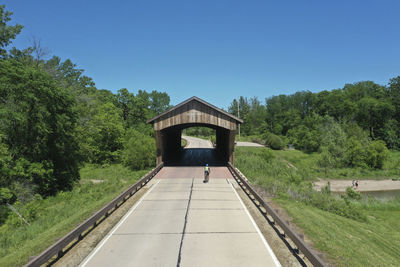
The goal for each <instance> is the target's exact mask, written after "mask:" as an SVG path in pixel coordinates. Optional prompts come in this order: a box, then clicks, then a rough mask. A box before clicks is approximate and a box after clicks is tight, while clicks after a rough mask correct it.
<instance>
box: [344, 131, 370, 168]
mask: <svg viewBox="0 0 400 267" xmlns="http://www.w3.org/2000/svg"><path fill="white" fill-rule="evenodd" d="M343 160H344V164H345V165H347V166H351V167H366V164H365V149H364V147H363V146H362V145H361V143H360V141H358V140H356V139H355V138H354V137H351V138H349V139H348V141H347V149H346V152H345V156H344V159H343Z"/></svg>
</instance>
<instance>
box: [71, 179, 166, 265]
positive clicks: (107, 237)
mask: <svg viewBox="0 0 400 267" xmlns="http://www.w3.org/2000/svg"><path fill="white" fill-rule="evenodd" d="M160 181H161V180H159V181H158V182H157V183H155V184H154V185H153V186H152V187H151V188H150V189H149V191H147V192H146V193H145V194H144V195H143V196H142V197H141V198H140V200H139V201H138V202H137V203H136V204H135V205H134V206H133V207H132V208H131V209H130V210H129V211H128V213H127V214H125V215H124V217H123V218H122V219H121V220H120V221H119V223H118V224H117V225H116V226H114V228H113V229H111V231H110V232H109V233H108V234H107V236H106V238H104V239H103V240H102V241H101V243H100V244H99V245H98V246H97V247H96V249H95V250H94V251H93V252H92V253H90V254H89V256H88V257H87V258H86V260H84V261H83V263H81V264H80V265H79V266H81V267H84V266H86V264H87V263H88V262H89V261H90V260H91V259H92V258H93V256H94V255H95V254H96V253H97V252H98V251H99V250H100V249H101V248H102V247H103V245H104V244H105V243H106V242H107V241H108V239H109V238H110V237H111V236H112V235H113V233H114V232H115V231H117V229H118V228H119V227H120V226H121V224H123V223H124V222H125V220H126V219H127V218H128V217H129V215H131V213H132V212H133V211H134V210H135V209H136V208H137V207H138V206H139V205H140V203H142V201H143V199H144V198H145V197H146V196H147V195H148V194H150V192H151V191H152V190H153V189H154V188H155V187H156V186H157V185H158V184H159V183H160Z"/></svg>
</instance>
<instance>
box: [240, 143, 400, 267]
mask: <svg viewBox="0 0 400 267" xmlns="http://www.w3.org/2000/svg"><path fill="white" fill-rule="evenodd" d="M271 155H272V156H271ZM399 155H400V154H399V152H392V153H391V159H390V160H389V162H388V163H387V164H388V165H386V167H385V168H386V169H384V170H377V171H371V173H369V174H368V175H367V174H365V175H364V176H361V177H365V178H372V177H370V176H369V175H372V174H375V175H378V176H379V177H386V176H387V175H389V174H390V173H391V172H395V171H396V170H391V169H390V168H391V167H390V166H396V159H397V160H398V156H399ZM235 157H236V158H235V164H236V167H238V168H239V169H240V170H241V171H242V172H243V173H244V174H245V175H246V177H247V178H248V179H249V180H250V181H251V182H252V183H255V184H258V185H260V186H261V187H263V188H265V189H266V190H267V191H269V192H271V193H273V194H274V195H275V198H274V201H275V202H276V203H278V204H279V205H280V206H281V207H282V208H284V209H285V210H286V211H287V212H288V214H289V215H290V216H291V217H292V218H293V222H294V223H296V224H297V225H298V226H299V227H300V228H301V229H303V231H304V232H305V234H306V235H307V236H308V237H309V238H310V239H311V240H312V241H313V243H314V245H315V247H316V248H317V249H318V250H320V251H322V252H324V253H325V254H326V255H327V256H328V258H329V259H330V260H331V261H332V262H333V263H335V264H337V265H339V266H399V262H400V231H399V229H400V197H398V198H397V199H395V200H393V201H389V202H385V203H382V202H379V201H376V200H363V201H355V200H351V204H352V207H353V208H355V209H356V210H357V211H358V212H360V213H361V214H362V215H363V216H364V217H365V218H366V219H359V220H354V219H349V218H346V217H344V216H340V215H338V214H337V213H335V212H329V211H325V210H321V209H320V208H318V205H309V204H306V203H307V201H296V199H295V198H293V197H291V196H290V193H288V189H290V190H292V191H293V192H295V191H296V190H307V188H309V187H307V186H306V184H310V182H311V181H312V180H314V179H316V177H317V174H318V167H316V166H315V165H316V164H315V157H317V155H316V154H311V155H309V154H304V153H302V152H300V151H295V150H294V151H270V150H269V149H267V148H250V147H237V148H236V153H235ZM288 163H290V164H292V165H293V166H295V168H294V167H290V166H288ZM390 164H391V165H390ZM336 171H337V172H340V171H342V170H339V169H338V170H336ZM354 172H356V173H358V174H362V173H360V171H359V170H354ZM316 194H319V193H316ZM331 198H333V196H331V197H329V196H326V195H325V196H324V197H321V198H320V199H321V201H322V200H324V201H327V202H329V201H330V199H331ZM316 199H317V200H318V198H316ZM343 205H344V203H343ZM316 206H317V207H316ZM321 206H323V205H321ZM340 207H341V206H340Z"/></svg>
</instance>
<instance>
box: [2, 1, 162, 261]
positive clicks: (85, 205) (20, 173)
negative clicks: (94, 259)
mask: <svg viewBox="0 0 400 267" xmlns="http://www.w3.org/2000/svg"><path fill="white" fill-rule="evenodd" d="M11 16H12V12H9V11H7V10H6V8H5V6H4V5H0V25H1V27H0V96H1V97H0V121H1V124H0V266H18V265H24V264H25V263H26V262H27V261H28V259H29V257H30V256H33V255H37V254H38V253H40V252H41V251H42V250H44V249H45V248H47V247H48V246H50V245H51V244H52V243H54V242H55V240H57V238H60V237H62V236H63V235H64V234H66V233H67V232H68V231H70V230H71V229H72V228H74V227H76V226H77V225H78V224H79V223H80V222H82V221H83V220H85V219H86V218H87V217H89V216H90V215H91V214H93V213H94V212H95V211H97V210H98V209H99V208H100V207H102V206H103V205H104V204H105V203H107V202H109V201H110V200H111V199H113V198H114V197H116V196H117V195H118V194H119V193H120V192H121V191H123V190H124V189H126V188H127V187H129V185H131V184H132V183H134V181H136V179H137V178H139V177H140V176H142V175H143V174H145V173H146V172H147V171H148V170H149V169H150V168H152V167H153V166H155V145H154V137H153V134H154V133H153V129H152V127H151V126H150V125H147V124H146V120H148V119H149V118H151V117H153V116H155V115H157V114H160V113H161V112H164V111H165V110H167V109H168V108H169V107H170V105H169V101H170V98H169V96H168V94H167V93H165V92H158V91H155V90H153V91H151V92H146V91H142V90H137V91H136V92H135V93H133V92H130V91H128V89H126V88H122V89H120V90H118V91H117V93H115V94H114V93H112V92H111V91H108V90H105V89H98V88H96V86H95V83H94V81H93V80H92V79H91V78H90V77H88V76H85V75H84V70H82V69H80V68H78V67H77V65H75V64H74V63H73V62H72V61H71V60H69V59H65V60H62V59H61V58H60V57H58V56H56V55H49V54H46V53H45V51H46V49H45V48H44V47H42V46H41V44H40V41H38V40H34V41H33V44H32V46H31V47H27V48H16V47H11V44H12V40H13V39H15V38H16V36H17V35H18V34H19V33H20V32H21V30H23V26H22V25H19V24H15V25H11V24H10V21H11Z"/></svg>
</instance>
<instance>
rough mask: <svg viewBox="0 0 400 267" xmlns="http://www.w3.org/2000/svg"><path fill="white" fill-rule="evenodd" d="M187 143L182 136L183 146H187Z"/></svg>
mask: <svg viewBox="0 0 400 267" xmlns="http://www.w3.org/2000/svg"><path fill="white" fill-rule="evenodd" d="M186 145H187V141H186V139H183V138H181V147H185V146H186Z"/></svg>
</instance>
